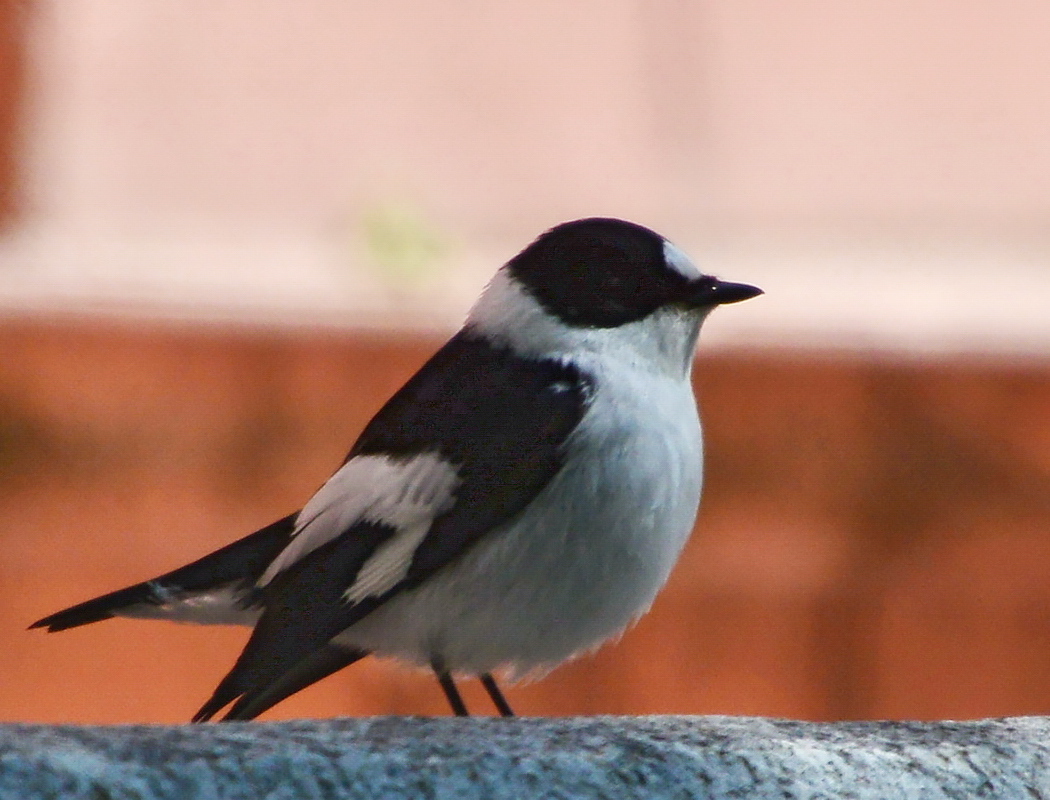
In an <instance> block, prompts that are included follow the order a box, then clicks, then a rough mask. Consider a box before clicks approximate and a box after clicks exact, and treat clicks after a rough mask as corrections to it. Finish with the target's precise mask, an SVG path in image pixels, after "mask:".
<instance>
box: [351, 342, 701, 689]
mask: <svg viewBox="0 0 1050 800" xmlns="http://www.w3.org/2000/svg"><path fill="white" fill-rule="evenodd" d="M595 366H596V369H599V370H601V372H602V374H601V375H600V380H599V383H598V385H599V389H598V391H597V392H596V395H595V397H594V399H593V402H592V404H591V406H590V408H589V410H588V412H587V414H586V416H585V418H584V420H583V422H582V423H581V425H580V426H579V428H578V429H577V431H576V432H575V433H574V434H573V437H572V438H571V439H570V441H569V442H568V444H567V448H566V453H567V459H566V463H565V466H564V467H563V469H562V470H561V471H560V472H559V473H558V475H557V476H555V478H554V479H553V480H552V481H551V483H550V484H549V485H548V486H547V487H546V488H545V489H544V490H543V492H541V494H540V495H539V496H538V497H537V498H536V500H535V501H534V502H533V503H532V504H531V505H530V506H529V507H528V508H527V509H526V510H525V511H524V512H523V513H522V514H521V515H519V516H518V517H517V518H516V519H515V520H513V521H512V522H511V523H509V524H508V525H506V526H504V528H503V529H501V530H497V531H493V532H492V533H490V534H488V535H487V536H486V537H485V539H484V540H482V541H481V542H480V543H478V545H476V546H475V547H474V548H473V549H472V550H471V551H469V552H468V553H467V554H466V555H465V556H464V557H463V558H462V559H460V560H458V561H456V562H454V563H453V564H451V565H450V566H449V567H447V568H445V569H444V570H442V571H441V572H439V573H438V574H437V575H435V576H434V577H433V578H431V579H430V580H428V581H427V582H426V583H425V584H424V585H423V586H421V587H419V588H417V589H415V590H412V591H411V592H406V593H405V594H403V595H401V596H399V597H396V598H394V599H392V600H391V601H389V602H388V603H387V604H385V605H384V606H383V607H381V608H379V609H378V610H376V611H375V612H373V613H372V614H370V615H369V616H368V617H366V618H365V619H364V620H362V621H361V622H359V623H357V624H356V625H354V626H353V627H352V628H350V629H349V630H348V631H346V632H345V633H344V634H342V635H341V636H340V637H339V640H340V641H341V642H344V643H347V644H350V645H352V646H356V647H363V648H366V649H369V650H372V651H374V652H376V653H377V654H379V655H389V656H395V657H398V658H401V659H404V660H406V661H409V662H412V663H416V664H420V665H425V664H427V663H428V662H429V660H430V658H431V657H432V656H433V655H434V654H440V655H441V656H442V657H443V658H444V659H445V661H446V663H447V664H448V665H449V666H450V667H451V668H453V669H456V670H462V671H464V672H468V673H475V674H476V673H480V672H488V671H491V670H493V669H496V668H497V667H510V668H511V669H513V670H514V671H515V672H517V673H524V672H528V671H531V670H537V669H544V668H548V667H551V666H553V665H555V664H557V663H558V662H560V661H563V660H565V659H567V658H569V657H571V656H572V655H574V654H575V653H578V652H580V651H583V650H587V649H590V648H593V647H596V646H597V645H599V644H600V643H601V642H603V641H605V640H606V639H608V638H610V637H612V636H615V635H616V634H618V633H619V632H620V631H622V630H623V629H624V628H625V627H626V626H627V625H629V624H630V623H631V622H632V621H633V620H634V619H636V618H637V617H638V616H639V615H640V614H642V613H644V612H645V611H646V610H647V609H648V608H649V605H650V604H651V603H652V601H653V599H654V598H655V596H656V593H657V592H658V591H659V589H660V588H661V587H662V586H663V584H664V582H665V581H666V580H667V577H668V575H669V573H670V571H671V568H672V567H673V565H674V563H675V561H676V560H677V558H678V555H679V553H680V552H681V549H682V546H683V544H684V543H685V541H686V539H687V538H688V536H689V532H690V531H691V529H692V526H693V522H694V519H695V516H696V510H697V505H698V502H699V496H700V482H701V444H700V427H699V420H698V418H697V413H696V405H695V400H694V398H693V394H692V390H691V387H690V384H689V381H688V378H687V377H686V376H682V375H681V374H680V373H679V374H678V375H676V376H672V375H668V374H666V373H664V374H654V373H653V372H652V371H650V370H643V369H636V368H633V367H629V366H625V365H623V364H617V365H615V368H610V367H609V364H608V363H605V362H603V363H601V364H596V365H595Z"/></svg>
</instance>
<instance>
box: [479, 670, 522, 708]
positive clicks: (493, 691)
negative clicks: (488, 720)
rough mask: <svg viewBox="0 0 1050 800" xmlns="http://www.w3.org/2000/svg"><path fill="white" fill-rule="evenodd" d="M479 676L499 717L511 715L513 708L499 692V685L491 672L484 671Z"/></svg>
mask: <svg viewBox="0 0 1050 800" xmlns="http://www.w3.org/2000/svg"><path fill="white" fill-rule="evenodd" d="M480 677H481V685H482V686H484V687H485V691H486V692H488V693H489V697H491V698H492V704H493V705H494V706H496V710H497V711H499V715H500V716H501V717H513V716H514V709H512V708H511V707H510V703H508V702H507V698H506V697H504V696H503V692H501V691H500V689H499V686H498V685H496V679H495V678H493V677H492V673H491V672H486V673H483V674H482V675H481V676H480Z"/></svg>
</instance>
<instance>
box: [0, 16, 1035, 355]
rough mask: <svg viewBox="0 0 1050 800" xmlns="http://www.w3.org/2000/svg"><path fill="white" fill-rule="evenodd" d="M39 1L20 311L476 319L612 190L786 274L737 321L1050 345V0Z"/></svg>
mask: <svg viewBox="0 0 1050 800" xmlns="http://www.w3.org/2000/svg"><path fill="white" fill-rule="evenodd" d="M32 30H33V34H32V35H33V41H32V42H31V46H32V49H31V52H32V59H33V62H32V64H31V71H32V75H33V78H34V82H33V85H32V87H31V93H30V104H31V107H30V110H29V120H30V122H29V125H28V127H27V130H26V136H25V148H24V153H25V158H26V163H27V173H28V177H29V183H30V187H31V203H30V209H29V211H28V212H27V214H26V216H25V220H24V224H23V226H22V228H21V229H20V230H18V231H16V232H15V233H14V234H13V235H12V236H11V237H10V238H9V240H8V241H7V242H5V243H4V244H3V248H2V251H0V300H2V301H3V303H4V304H5V305H6V306H7V307H8V308H27V307H56V306H59V307H70V308H78V309H83V308H91V307H97V308H106V309H113V308H118V307H120V308H132V309H142V310H151V311H153V312H158V313H167V314H191V313H192V314H206V315H213V316H245V317H248V318H265V319H286V320H299V319H302V320H306V321H318V322H336V321H341V322H343V323H346V324H406V323H407V324H413V325H417V326H420V325H422V326H441V327H447V326H450V325H453V324H455V322H456V321H457V320H458V319H459V318H460V317H461V315H462V313H463V312H464V310H465V309H466V308H467V306H468V304H469V302H470V300H471V299H472V297H473V296H474V294H476V292H477V290H478V289H479V288H480V286H481V284H482V283H483V282H484V281H485V280H486V279H487V277H488V276H489V274H491V272H492V270H494V269H495V267H496V266H497V265H498V264H499V263H500V262H501V261H503V260H505V259H506V258H507V257H509V256H510V255H512V254H513V253H514V252H515V251H516V250H518V249H519V248H520V247H521V246H523V245H524V244H525V243H526V242H527V241H529V240H530V239H531V238H532V237H533V236H534V235H536V234H537V233H538V232H539V231H540V230H542V229H544V228H545V227H549V226H550V225H552V224H555V223H557V222H559V221H561V220H564V219H569V218H573V217H578V216H588V215H594V214H603V215H604V214H607V215H616V216H623V217H627V218H630V219H634V220H636V221H639V222H642V223H645V224H648V225H650V226H652V227H654V228H656V229H658V230H660V231H661V232H662V233H665V234H667V235H668V236H670V237H671V238H673V239H675V240H677V241H678V242H679V243H680V244H682V245H683V246H684V247H685V249H687V250H688V251H690V252H691V253H692V254H693V255H694V256H695V257H696V258H697V260H698V261H700V262H702V264H703V266H704V267H705V268H706V269H708V270H709V271H711V272H715V273H717V274H721V275H724V276H727V277H732V278H736V279H740V280H747V281H751V282H755V283H758V284H760V285H762V286H763V287H764V288H766V290H767V292H768V295H767V297H766V298H764V299H763V300H762V301H761V302H756V303H749V304H746V307H745V306H742V307H740V308H739V309H733V311H732V313H731V314H730V313H728V312H727V313H725V314H724V315H720V316H719V318H718V322H717V323H712V324H711V325H710V326H709V338H714V339H716V340H720V341H732V342H734V343H747V342H768V341H775V342H784V341H802V342H813V341H816V342H823V343H832V344H847V345H848V344H854V345H857V344H859V345H865V344H871V345H875V346H888V347H905V348H922V349H926V348H941V347H948V348H971V347H977V348H982V349H988V348H992V349H996V348H1005V349H1011V350H1016V349H1020V350H1037V351H1043V350H1046V349H1048V348H1050V319H1048V317H1050V315H1048V314H1047V313H1046V306H1047V298H1050V148H1048V147H1047V145H1046V143H1047V142H1050V47H1047V44H1046V42H1047V35H1046V34H1047V31H1048V30H1050V6H1048V5H1047V4H1045V3H1039V2H1034V0H996V1H995V2H992V0H959V1H958V2H955V3H951V4H947V3H944V2H936V1H935V0H907V1H905V0H879V1H878V2H876V0H858V2H851V3H834V2H831V1H830V0H823V1H822V2H817V1H816V0H801V1H800V2H794V3H768V2H758V0H707V2H686V1H685V0H649V1H648V2H647V1H646V0H574V2H571V3H566V2H560V1H558V0H534V1H533V2H529V3H524V2H518V3H493V2H491V1H487V0H464V1H463V2H459V3H454V4H435V3H427V2H422V1H421V0H390V1H389V2H385V3H362V2H351V0H302V1H301V2H298V3H291V2H287V0H286V1H285V2H277V1H276V0H77V2H75V3H67V2H60V1H59V0H51V2H43V0H41V2H39V4H38V6H37V9H36V13H35V17H34V24H33V29H32ZM723 316H724V319H723V318H722V317H723Z"/></svg>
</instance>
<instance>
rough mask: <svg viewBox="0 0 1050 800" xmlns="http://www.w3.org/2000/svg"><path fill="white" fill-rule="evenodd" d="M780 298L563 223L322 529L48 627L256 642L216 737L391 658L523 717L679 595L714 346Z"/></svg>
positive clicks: (237, 549)
mask: <svg viewBox="0 0 1050 800" xmlns="http://www.w3.org/2000/svg"><path fill="white" fill-rule="evenodd" d="M760 294H762V290H761V289H759V288H757V287H755V286H751V285H748V284H743V283H731V282H728V281H723V280H720V279H718V278H716V277H714V276H712V275H708V274H704V273H703V272H701V270H700V269H699V268H698V267H697V266H696V265H695V264H694V263H693V261H691V260H690V259H689V258H688V256H686V255H685V253H684V252H683V251H682V250H680V249H679V248H678V247H676V246H675V245H674V244H672V243H671V242H670V241H668V240H667V239H665V238H664V237H662V236H660V235H659V234H657V233H656V232H654V231H653V230H651V229H649V228H647V227H644V226H642V225H639V224H636V223H632V222H628V221H625V220H621V219H615V218H606V217H591V218H586V219H578V220H574V221H570V222H565V223H562V224H560V225H557V226H555V227H553V228H551V229H549V230H547V231H546V232H544V233H542V234H541V235H540V236H539V237H538V238H536V239H535V240H534V241H533V242H532V243H531V244H529V245H528V246H527V247H525V249H524V250H522V251H521V252H520V253H518V254H517V255H516V256H514V257H513V258H511V259H510V261H508V262H507V263H506V264H504V265H503V266H502V267H501V268H500V269H499V270H498V271H497V272H496V274H495V276H494V277H493V278H492V280H491V281H490V282H489V284H488V285H487V286H486V287H485V289H484V290H483V292H482V294H481V296H480V297H479V299H478V300H477V301H476V303H475V304H474V305H473V307H472V308H471V310H470V311H469V313H468V315H467V317H466V321H465V323H464V325H463V326H462V328H461V329H460V330H459V331H458V332H457V333H456V334H455V335H453V336H452V338H451V339H450V340H449V341H448V342H446V343H445V344H444V345H443V346H442V347H440V349H438V350H437V352H436V353H435V354H434V355H433V356H432V357H431V358H430V359H429V360H428V361H427V362H426V363H425V364H424V365H423V366H422V367H421V368H420V369H419V371H418V372H417V373H416V374H415V375H414V376H413V377H411V378H410V379H409V380H408V381H407V383H405V385H404V386H403V387H402V388H401V389H399V390H398V391H397V392H395V393H394V394H393V396H392V397H391V398H390V399H389V401H387V402H386V404H385V405H383V406H382V407H381V408H380V410H379V411H378V412H377V413H376V415H375V416H374V417H373V418H372V420H371V421H370V422H369V423H368V424H367V425H366V426H365V427H364V429H363V430H362V432H361V434H360V436H359V437H358V439H357V441H356V442H355V443H354V444H353V446H352V448H351V449H350V452H349V454H348V455H347V456H346V458H345V460H344V461H343V462H342V464H341V465H340V466H339V468H338V469H337V470H336V471H335V472H334V474H332V476H331V477H330V478H328V480H327V481H326V482H325V483H324V484H323V485H321V487H320V488H319V489H318V490H317V492H316V493H315V494H314V495H313V496H312V497H310V498H309V499H308V500H307V501H306V503H305V505H304V506H303V507H302V509H300V510H299V511H297V512H295V513H292V514H289V515H288V516H285V517H283V518H282V519H279V520H277V521H276V522H274V523H272V524H270V525H268V526H266V527H264V528H262V529H260V530H258V531H256V532H255V533H252V534H250V535H248V536H246V537H244V538H242V539H239V540H237V541H235V542H233V543H232V544H229V545H227V546H225V547H223V548H221V549H219V550H217V551H215V552H213V553H211V554H209V555H206V556H204V557H203V558H201V559H199V560H197V561H194V562H192V563H190V564H187V565H185V566H183V567H180V568H178V569H175V570H173V571H171V572H168V573H165V574H163V575H160V576H159V577H156V578H153V579H152V580H148V581H144V582H142V583H138V584H135V585H133V586H128V587H126V588H123V589H119V590H117V591H115V592H111V593H109V594H106V595H103V596H101V597H97V598H95V599H92V600H88V601H86V602H83V603H80V604H78V605H74V606H72V607H70V608H67V609H65V610H63V611H59V612H57V613H55V614H51V615H50V616H47V617H44V618H43V619H41V620H38V621H37V622H35V623H33V624H32V625H31V626H30V628H46V629H48V630H49V631H61V630H65V629H68V628H74V627H77V626H80V625H86V624H88V623H93V622H98V621H100V620H103V619H108V618H111V617H132V618H147V619H162V620H171V621H177V622H191V623H199V624H240V625H248V626H251V627H252V632H251V634H250V637H249V639H248V641H247V644H246V645H245V647H244V649H243V651H242V652H241V654H240V656H239V657H238V658H237V660H236V662H235V663H234V665H233V667H232V668H231V669H230V671H229V672H228V673H227V674H226V676H225V677H224V678H223V679H222V680H221V681H220V682H219V684H218V686H217V688H216V689H215V691H214V693H213V694H212V696H211V697H210V698H209V699H208V700H207V702H205V703H204V705H203V706H202V707H201V708H200V710H199V711H198V712H197V713H196V714H195V715H194V717H193V721H194V722H204V721H208V720H212V719H215V718H216V716H217V715H218V714H219V713H220V712H222V711H223V710H224V709H226V713H225V715H224V716H222V717H221V718H222V719H223V720H250V719H254V718H255V717H257V716H258V715H260V714H262V713H263V712H265V711H267V710H268V709H270V708H271V707H273V706H274V705H276V704H277V703H279V702H281V701H282V700H284V699H285V698H287V697H289V696H290V695H292V694H294V693H296V692H298V691H299V690H301V689H303V688H305V687H307V686H309V685H310V684H313V683H315V682H316V681H319V680H321V679H322V678H324V677H326V676H328V675H330V674H332V673H334V672H336V671H337V670H340V669H342V668H344V667H346V666H349V665H350V664H352V663H354V662H356V661H358V660H360V659H362V658H364V657H366V656H368V655H375V656H379V657H389V658H393V659H396V660H398V661H400V662H402V663H404V664H407V665H410V666H416V667H422V668H424V669H429V670H432V671H433V673H434V675H435V676H436V677H437V679H438V682H439V684H440V686H441V689H442V691H443V692H444V694H445V697H446V700H447V702H448V703H449V706H450V708H451V711H452V713H454V714H455V715H457V716H468V715H469V712H468V709H467V708H466V705H465V703H464V702H463V699H462V697H461V695H460V693H459V689H458V687H457V684H456V679H457V678H459V679H462V678H477V679H479V680H480V681H481V683H482V685H483V686H484V688H485V690H486V692H487V693H488V695H489V697H490V699H491V701H492V703H493V705H494V708H495V710H496V711H497V712H498V713H499V714H500V715H501V716H513V714H514V712H513V710H512V709H511V706H510V704H509V703H508V701H507V700H506V697H505V696H504V694H503V692H502V690H501V689H500V687H499V684H498V682H497V681H496V678H495V677H494V676H495V675H497V674H499V675H501V676H505V677H508V678H509V679H511V680H516V679H519V678H522V677H528V676H533V675H543V674H546V673H547V672H548V671H550V670H551V669H553V668H554V667H555V666H557V665H558V664H560V663H562V662H565V661H567V660H570V659H572V658H574V657H576V656H578V655H580V654H583V653H586V652H589V651H593V650H595V649H597V648H598V647H599V646H600V645H601V644H603V643H604V642H606V641H608V640H610V639H613V638H615V637H617V636H618V635H620V634H621V633H622V632H623V631H624V630H625V629H626V628H627V627H629V626H630V625H631V624H632V623H633V622H635V621H636V620H637V619H638V618H639V617H640V616H642V615H643V614H644V613H645V612H646V611H648V609H649V607H650V605H651V604H652V602H653V600H654V599H655V597H656V595H657V593H658V592H659V590H660V589H661V588H662V587H663V585H664V583H665V582H666V581H667V579H668V576H669V574H670V572H671V570H672V568H673V566H674V564H675V562H676V561H677V559H678V556H679V554H680V553H681V551H682V548H683V546H684V544H685V542H686V540H687V539H688V537H689V536H690V534H691V531H692V528H693V525H694V522H695V518H696V514H697V510H698V507H699V502H700V491H701V483H702V450H703V448H702V443H701V428H700V419H699V413H698V411H697V406H696V399H695V397H694V395H693V389H692V379H691V372H692V366H693V361H694V353H695V349H696V345H697V339H698V336H699V333H700V328H701V325H702V323H703V322H704V320H705V318H706V317H707V316H708V314H709V313H710V312H711V311H712V310H713V309H714V308H716V307H717V306H720V305H726V304H729V303H736V302H740V301H743V300H747V299H750V298H752V297H755V296H757V295H760Z"/></svg>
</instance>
